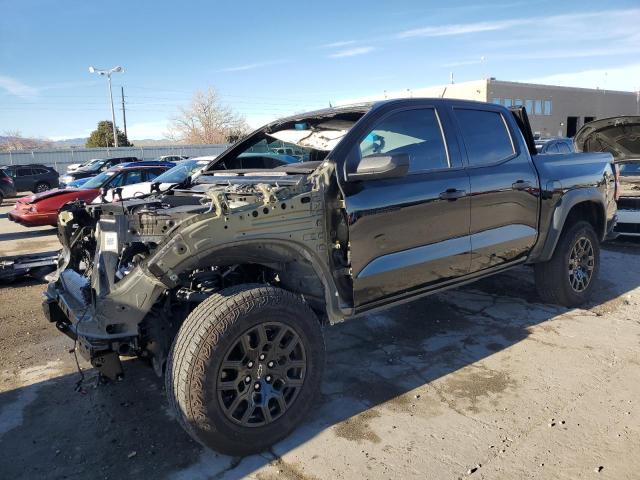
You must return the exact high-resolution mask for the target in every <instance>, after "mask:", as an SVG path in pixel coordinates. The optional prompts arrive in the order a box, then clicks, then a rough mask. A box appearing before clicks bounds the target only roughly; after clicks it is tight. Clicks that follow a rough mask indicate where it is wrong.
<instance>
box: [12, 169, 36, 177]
mask: <svg viewBox="0 0 640 480" xmlns="http://www.w3.org/2000/svg"><path fill="white" fill-rule="evenodd" d="M29 175H33V171H32V170H31V169H30V168H19V169H18V173H17V175H16V176H18V177H26V176H29Z"/></svg>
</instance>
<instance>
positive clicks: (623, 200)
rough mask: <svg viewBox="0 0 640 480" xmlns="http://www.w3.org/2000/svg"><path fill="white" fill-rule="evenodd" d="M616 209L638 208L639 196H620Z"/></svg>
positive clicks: (639, 207) (639, 206)
mask: <svg viewBox="0 0 640 480" xmlns="http://www.w3.org/2000/svg"><path fill="white" fill-rule="evenodd" d="M617 203H618V210H640V197H620V198H619V199H618V202H617Z"/></svg>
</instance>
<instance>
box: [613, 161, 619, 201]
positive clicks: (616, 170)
mask: <svg viewBox="0 0 640 480" xmlns="http://www.w3.org/2000/svg"><path fill="white" fill-rule="evenodd" d="M613 176H614V178H615V179H616V191H615V194H614V195H613V198H614V199H615V201H616V202H617V201H618V199H619V198H620V166H619V165H617V164H615V163H614V164H613Z"/></svg>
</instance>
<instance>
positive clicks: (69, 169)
mask: <svg viewBox="0 0 640 480" xmlns="http://www.w3.org/2000/svg"><path fill="white" fill-rule="evenodd" d="M101 160H102V159H101V158H92V159H91V160H87V161H86V162H84V163H72V164H70V165H67V173H69V172H75V171H76V170H78V169H79V168H80V167H88V166H89V165H92V164H94V163H96V162H99V161H101Z"/></svg>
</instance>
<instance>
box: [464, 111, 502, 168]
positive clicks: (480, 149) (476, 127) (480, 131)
mask: <svg viewBox="0 0 640 480" xmlns="http://www.w3.org/2000/svg"><path fill="white" fill-rule="evenodd" d="M454 112H455V116H456V119H457V120H458V124H459V126H460V132H461V133H462V138H463V140H464V144H465V146H466V148H467V158H468V159H469V165H470V166H476V165H487V164H491V163H496V162H499V161H501V160H504V159H506V158H508V157H510V156H511V155H513V154H514V149H513V143H512V142H511V135H510V134H509V130H508V129H507V125H506V124H505V122H504V118H503V117H502V114H500V113H499V112H490V111H487V110H471V109H461V108H456V109H455V110H454Z"/></svg>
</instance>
